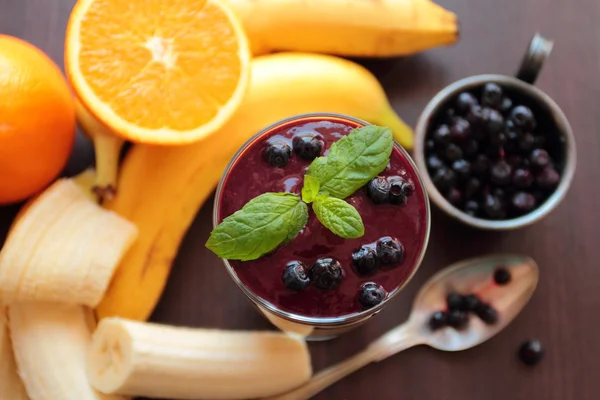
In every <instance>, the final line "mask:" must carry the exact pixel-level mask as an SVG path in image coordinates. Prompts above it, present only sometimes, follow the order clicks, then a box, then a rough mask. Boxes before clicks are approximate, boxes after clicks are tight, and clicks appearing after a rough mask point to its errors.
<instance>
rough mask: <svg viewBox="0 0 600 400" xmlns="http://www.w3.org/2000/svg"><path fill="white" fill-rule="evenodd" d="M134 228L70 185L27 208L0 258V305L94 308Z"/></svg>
mask: <svg viewBox="0 0 600 400" xmlns="http://www.w3.org/2000/svg"><path fill="white" fill-rule="evenodd" d="M136 235H137V228H136V227H135V226H134V225H133V224H131V223H130V222H128V221H126V220H125V219H124V218H122V217H120V216H118V215H117V214H115V213H113V212H110V211H106V210H103V209H102V208H101V207H100V206H99V205H97V204H95V203H94V202H92V201H91V200H90V198H89V197H88V196H87V195H86V193H85V191H83V190H82V189H80V188H79V186H77V184H75V183H74V182H73V181H71V180H70V179H60V180H58V181H56V182H55V183H54V184H52V185H51V186H50V187H49V188H48V189H47V190H46V191H44V192H43V193H42V194H41V195H40V196H39V197H38V198H37V199H36V200H34V201H33V202H32V203H30V204H29V205H28V207H27V210H26V211H25V212H24V213H22V214H20V215H19V217H18V218H17V219H16V221H15V223H14V225H13V226H12V227H11V230H10V232H9V235H8V238H7V240H6V243H5V245H4V247H3V249H2V251H1V252H0V301H1V302H2V303H4V304H12V303H14V302H21V301H51V302H65V303H73V304H82V305H88V306H91V307H94V306H96V305H97V304H98V303H99V302H100V299H101V298H102V296H103V295H104V292H105V290H106V288H107V286H108V283H109V281H110V279H111V278H112V275H113V272H114V270H115V269H116V267H117V265H118V263H119V260H120V259H121V258H122V256H123V254H124V253H125V252H126V251H127V249H128V248H129V247H130V246H131V244H132V243H133V242H134V240H135V238H136Z"/></svg>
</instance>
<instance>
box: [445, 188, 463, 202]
mask: <svg viewBox="0 0 600 400" xmlns="http://www.w3.org/2000/svg"><path fill="white" fill-rule="evenodd" d="M445 197H446V200H448V202H449V203H450V204H452V205H454V206H458V205H460V203H461V202H462V193H461V192H460V190H458V189H457V188H454V187H453V188H451V189H450V190H448V192H446V196H445Z"/></svg>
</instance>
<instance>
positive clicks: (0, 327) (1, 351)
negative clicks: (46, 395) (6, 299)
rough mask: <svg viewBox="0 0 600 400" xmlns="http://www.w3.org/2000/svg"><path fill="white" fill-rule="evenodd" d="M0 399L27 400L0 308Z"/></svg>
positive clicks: (4, 316)
mask: <svg viewBox="0 0 600 400" xmlns="http://www.w3.org/2000/svg"><path fill="white" fill-rule="evenodd" d="M0 399H2V400H28V399H29V398H28V397H27V392H25V387H24V386H23V382H22V381H21V378H19V375H18V374H17V365H16V364H15V356H14V354H13V350H12V344H11V342H10V337H9V334H8V325H7V321H6V310H5V309H4V308H0Z"/></svg>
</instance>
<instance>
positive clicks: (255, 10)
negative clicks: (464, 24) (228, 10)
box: [228, 0, 458, 57]
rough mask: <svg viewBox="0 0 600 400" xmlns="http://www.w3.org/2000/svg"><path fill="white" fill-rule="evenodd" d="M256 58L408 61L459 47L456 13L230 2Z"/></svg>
mask: <svg viewBox="0 0 600 400" xmlns="http://www.w3.org/2000/svg"><path fill="white" fill-rule="evenodd" d="M228 2H229V3H230V4H231V5H232V7H233V9H234V11H235V12H236V14H237V15H238V17H239V18H240V19H241V20H242V23H243V25H244V29H245V31H246V33H247V35H248V38H249V40H250V43H251V47H252V52H253V54H254V55H259V54H264V53H267V52H270V51H274V50H289V51H301V52H314V53H329V54H336V55H342V56H354V57H391V56H406V55H410V54H414V53H417V52H420V51H423V50H427V49H430V48H433V47H437V46H443V45H450V44H453V43H456V42H457V41H458V20H457V17H456V15H455V14H454V13H452V12H450V11H448V10H446V9H444V8H442V7H441V6H439V5H437V4H435V3H433V2H431V1H429V0H228Z"/></svg>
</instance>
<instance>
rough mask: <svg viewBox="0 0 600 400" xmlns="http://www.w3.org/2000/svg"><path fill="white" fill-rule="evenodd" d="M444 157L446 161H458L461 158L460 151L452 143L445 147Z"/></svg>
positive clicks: (461, 153)
mask: <svg viewBox="0 0 600 400" xmlns="http://www.w3.org/2000/svg"><path fill="white" fill-rule="evenodd" d="M444 155H445V156H446V159H447V160H448V161H450V162H452V161H456V160H460V159H461V158H463V152H462V149H461V148H460V147H459V146H457V145H456V144H454V143H450V144H449V145H447V146H446V150H445V151H444Z"/></svg>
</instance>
